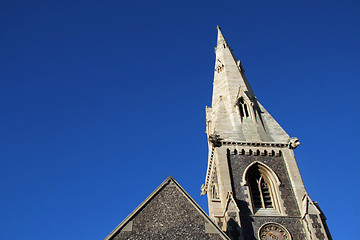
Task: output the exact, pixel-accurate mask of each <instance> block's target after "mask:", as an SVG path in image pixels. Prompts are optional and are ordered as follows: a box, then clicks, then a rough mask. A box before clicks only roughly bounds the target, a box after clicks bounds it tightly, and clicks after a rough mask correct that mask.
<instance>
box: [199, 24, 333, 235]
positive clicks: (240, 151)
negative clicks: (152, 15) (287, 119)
mask: <svg viewBox="0 0 360 240" xmlns="http://www.w3.org/2000/svg"><path fill="white" fill-rule="evenodd" d="M217 29H218V38H217V46H216V48H215V54H216V59H215V73H214V84H213V97H212V106H211V107H207V108H206V128H207V129H206V132H207V135H208V140H209V141H208V144H209V159H208V168H207V173H206V179H205V184H204V185H203V186H202V188H201V192H202V194H207V195H208V205H209V216H210V218H211V219H212V220H213V221H214V222H216V223H217V224H218V226H219V227H220V228H222V230H223V231H225V232H226V233H227V234H228V236H229V237H230V238H231V239H244V240H254V239H270V238H271V239H273V237H276V239H292V240H304V239H308V240H315V239H324V240H326V239H331V236H330V233H329V231H328V228H327V226H326V222H325V216H324V215H323V213H322V212H321V210H320V208H319V207H318V205H317V203H316V202H313V201H312V200H311V199H310V197H309V195H308V194H307V192H306V190H305V186H304V183H303V181H302V178H301V175H300V172H299V169H298V166H297V163H296V160H295V156H294V152H293V149H294V148H296V147H297V146H298V145H300V143H299V141H298V139H297V138H290V137H289V135H288V134H287V133H286V132H285V131H284V130H283V129H282V127H281V126H280V125H279V124H278V123H277V122H276V121H275V120H274V118H272V116H271V115H270V114H269V113H268V112H267V111H266V109H265V108H264V107H263V106H262V105H261V104H260V103H259V101H258V99H257V98H256V96H255V94H254V92H253V90H252V89H251V87H250V84H249V82H248V80H247V79H246V77H245V74H244V72H245V71H244V68H243V66H242V64H241V62H240V61H237V60H236V59H235V57H234V55H233V53H232V50H231V48H230V47H229V44H228V43H227V41H226V40H225V38H224V36H223V34H222V32H221V30H220V28H219V27H218V28H217Z"/></svg>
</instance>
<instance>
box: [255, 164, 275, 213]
mask: <svg viewBox="0 0 360 240" xmlns="http://www.w3.org/2000/svg"><path fill="white" fill-rule="evenodd" d="M249 185H250V186H249V187H250V192H251V196H252V199H253V205H254V208H255V209H260V208H273V203H272V198H271V194H270V191H269V184H268V183H267V181H266V180H265V179H264V177H263V176H261V174H260V172H259V171H257V169H255V170H254V171H253V172H252V173H251V175H250V176H249Z"/></svg>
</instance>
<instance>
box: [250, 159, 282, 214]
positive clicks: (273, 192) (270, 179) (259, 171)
mask: <svg viewBox="0 0 360 240" xmlns="http://www.w3.org/2000/svg"><path fill="white" fill-rule="evenodd" d="M245 171H246V172H245V177H246V184H247V186H248V187H249V192H250V197H251V205H252V208H253V212H254V213H256V212H262V211H264V210H266V211H271V212H273V213H277V214H278V213H281V212H282V211H281V209H282V208H281V205H280V201H279V189H278V187H279V184H280V181H279V179H278V177H277V176H276V175H275V173H274V172H273V171H272V170H271V169H270V168H268V167H267V166H265V165H263V164H261V163H259V162H256V163H254V164H252V165H251V166H249V167H248V168H247V170H245Z"/></svg>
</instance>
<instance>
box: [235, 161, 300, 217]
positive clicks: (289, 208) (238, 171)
mask: <svg viewBox="0 0 360 240" xmlns="http://www.w3.org/2000/svg"><path fill="white" fill-rule="evenodd" d="M256 161H257V162H260V163H264V164H265V165H267V166H268V167H270V168H271V169H272V170H273V171H274V172H275V173H276V175H277V176H278V177H279V179H280V182H281V185H280V186H279V191H280V196H281V199H280V200H281V201H283V205H284V207H285V213H286V214H287V215H288V216H291V217H300V212H299V209H298V207H297V204H296V201H295V196H294V193H293V191H292V187H291V184H290V179H289V176H288V174H287V170H286V166H285V163H284V160H283V158H282V156H246V155H232V154H230V155H229V166H230V173H231V178H232V182H233V187H234V196H235V199H236V200H237V201H239V208H240V212H242V213H244V212H248V208H249V206H248V202H246V201H248V196H247V195H246V193H245V192H244V189H245V188H247V186H241V184H240V183H241V182H242V179H243V174H244V172H245V169H246V168H247V167H248V166H249V165H250V164H251V163H253V162H256Z"/></svg>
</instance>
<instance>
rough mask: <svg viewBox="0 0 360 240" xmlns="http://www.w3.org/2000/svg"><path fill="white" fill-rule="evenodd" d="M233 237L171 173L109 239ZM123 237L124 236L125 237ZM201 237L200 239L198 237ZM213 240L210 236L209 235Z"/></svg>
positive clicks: (107, 239) (106, 239)
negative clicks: (225, 231) (219, 225)
mask: <svg viewBox="0 0 360 240" xmlns="http://www.w3.org/2000/svg"><path fill="white" fill-rule="evenodd" d="M184 234H186V236H185V237H191V238H192V239H201V238H204V236H212V237H211V239H230V238H229V237H228V236H227V235H226V234H225V233H224V232H223V231H222V230H221V229H220V228H219V227H218V226H217V225H216V224H215V223H213V222H212V220H211V219H210V218H209V216H208V215H207V214H206V213H205V212H204V210H202V209H201V207H200V206H199V205H198V204H197V203H196V202H195V201H194V199H192V198H191V197H190V195H189V194H188V193H187V192H186V191H185V190H184V189H183V188H182V187H181V186H180V184H179V183H178V182H176V181H175V179H174V178H173V177H172V176H169V177H168V178H167V179H166V180H165V181H164V182H163V183H162V184H160V186H159V187H158V188H156V189H155V191H154V192H152V193H151V194H150V195H149V196H148V197H147V198H146V199H145V200H144V201H143V202H142V203H141V204H140V205H139V206H138V207H137V208H136V209H135V210H134V211H133V212H132V213H130V215H129V216H128V217H126V218H125V219H124V220H123V221H122V222H121V223H120V224H119V225H118V226H117V227H116V228H115V229H114V230H113V231H112V232H111V233H110V234H109V235H108V236H107V237H106V238H105V240H112V239H125V238H126V239H128V238H130V239H133V238H131V237H135V239H141V236H140V235H143V236H146V239H151V236H153V238H158V239H186V238H185V237H184V236H183V235H184ZM122 236H123V237H122ZM199 237H200V238H199ZM209 239H210V238H209Z"/></svg>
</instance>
